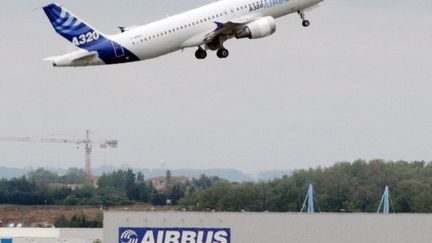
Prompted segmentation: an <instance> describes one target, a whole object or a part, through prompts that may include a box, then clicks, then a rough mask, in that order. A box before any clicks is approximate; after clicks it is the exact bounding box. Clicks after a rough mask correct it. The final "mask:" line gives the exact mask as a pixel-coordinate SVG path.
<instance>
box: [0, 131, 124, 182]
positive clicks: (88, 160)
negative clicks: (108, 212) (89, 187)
mask: <svg viewBox="0 0 432 243" xmlns="http://www.w3.org/2000/svg"><path fill="white" fill-rule="evenodd" d="M90 135H91V132H90V131H89V130H86V136H85V138H84V139H71V138H62V139H59V138H40V139H33V138H30V137H0V141H12V142H27V143H67V144H76V145H78V146H79V145H84V152H85V167H84V168H85V169H84V170H85V173H86V175H87V179H88V180H90V179H91V178H92V151H93V144H94V141H93V140H91V138H90ZM99 145H100V148H101V149H106V148H117V147H118V141H117V140H106V139H104V140H101V141H99Z"/></svg>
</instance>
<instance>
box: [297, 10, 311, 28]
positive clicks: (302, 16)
mask: <svg viewBox="0 0 432 243" xmlns="http://www.w3.org/2000/svg"><path fill="white" fill-rule="evenodd" d="M297 13H298V14H299V15H300V18H301V19H302V20H303V22H302V25H303V27H309V26H310V21H309V20H307V19H306V15H305V14H304V12H303V11H298V12H297Z"/></svg>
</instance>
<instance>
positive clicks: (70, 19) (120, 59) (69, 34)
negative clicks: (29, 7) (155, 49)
mask: <svg viewBox="0 0 432 243" xmlns="http://www.w3.org/2000/svg"><path fill="white" fill-rule="evenodd" d="M43 10H44V12H45V14H46V15H47V17H48V19H49V21H50V22H51V24H52V26H53V27H54V29H55V31H56V32H57V33H58V34H59V35H61V36H63V37H64V38H65V39H67V40H68V41H70V42H72V43H73V44H74V45H76V46H78V47H79V48H82V49H85V50H87V51H89V52H94V51H96V52H97V53H98V57H99V58H100V59H102V60H103V61H104V62H105V63H106V64H116V63H124V62H132V61H138V60H139V58H138V57H137V56H136V55H135V54H133V53H132V52H131V51H129V50H127V49H126V48H124V47H123V46H121V45H120V44H119V43H117V42H114V41H112V40H109V39H108V38H106V37H105V36H104V35H103V34H101V33H100V32H99V31H97V30H95V29H94V28H92V27H90V26H89V25H88V24H86V23H84V22H83V21H82V20H80V19H79V18H77V17H76V16H74V15H73V14H72V13H70V12H69V11H67V10H66V9H65V8H63V7H60V6H59V5H57V4H55V3H53V4H49V5H47V6H45V7H43ZM119 48H120V49H121V51H120V52H119ZM119 53H121V54H122V55H118V54H119Z"/></svg>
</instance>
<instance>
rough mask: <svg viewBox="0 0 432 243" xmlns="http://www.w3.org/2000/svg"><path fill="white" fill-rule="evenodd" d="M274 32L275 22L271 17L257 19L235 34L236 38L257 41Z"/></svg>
mask: <svg viewBox="0 0 432 243" xmlns="http://www.w3.org/2000/svg"><path fill="white" fill-rule="evenodd" d="M275 31H276V22H275V19H274V18H273V17H262V18H259V19H257V20H255V21H253V22H251V23H249V24H247V25H245V26H244V27H242V28H241V29H240V30H238V31H237V32H236V38H237V39H242V38H249V39H258V38H263V37H266V36H269V35H272V34H273V33H274V32H275Z"/></svg>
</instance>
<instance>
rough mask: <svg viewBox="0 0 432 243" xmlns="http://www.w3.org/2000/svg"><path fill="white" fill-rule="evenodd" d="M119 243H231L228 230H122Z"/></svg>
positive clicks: (120, 230)
mask: <svg viewBox="0 0 432 243" xmlns="http://www.w3.org/2000/svg"><path fill="white" fill-rule="evenodd" d="M119 243H231V230H230V229H228V228H120V229H119Z"/></svg>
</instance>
